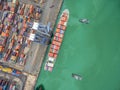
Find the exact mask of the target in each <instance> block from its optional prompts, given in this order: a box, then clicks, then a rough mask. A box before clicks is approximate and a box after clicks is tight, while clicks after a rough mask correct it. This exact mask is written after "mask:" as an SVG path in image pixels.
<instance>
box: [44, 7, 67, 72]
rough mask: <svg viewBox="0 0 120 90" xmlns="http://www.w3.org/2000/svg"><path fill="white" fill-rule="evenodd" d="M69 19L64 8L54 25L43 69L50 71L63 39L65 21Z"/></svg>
mask: <svg viewBox="0 0 120 90" xmlns="http://www.w3.org/2000/svg"><path fill="white" fill-rule="evenodd" d="M68 19H69V10H68V9H65V10H64V11H63V12H62V15H61V17H60V20H59V22H58V25H57V27H56V31H55V34H54V37H53V40H52V43H51V45H50V49H49V52H48V57H47V60H46V63H45V66H44V70H47V71H52V70H53V68H54V65H55V62H56V58H57V56H58V54H59V50H60V47H61V44H62V41H63V37H64V33H65V30H66V27H67V22H68Z"/></svg>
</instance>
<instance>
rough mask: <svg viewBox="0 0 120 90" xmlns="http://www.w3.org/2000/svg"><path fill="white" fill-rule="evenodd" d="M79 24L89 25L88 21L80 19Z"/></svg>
mask: <svg viewBox="0 0 120 90" xmlns="http://www.w3.org/2000/svg"><path fill="white" fill-rule="evenodd" d="M79 22H81V23H85V24H89V20H88V19H86V18H85V19H80V20H79Z"/></svg>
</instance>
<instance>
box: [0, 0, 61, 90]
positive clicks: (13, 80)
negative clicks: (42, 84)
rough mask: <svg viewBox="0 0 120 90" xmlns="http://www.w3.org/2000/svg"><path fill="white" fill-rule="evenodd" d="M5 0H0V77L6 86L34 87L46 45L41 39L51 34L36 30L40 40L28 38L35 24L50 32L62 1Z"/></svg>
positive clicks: (31, 88)
mask: <svg viewBox="0 0 120 90" xmlns="http://www.w3.org/2000/svg"><path fill="white" fill-rule="evenodd" d="M8 1H9V2H6V0H5V1H4V0H3V1H0V80H1V82H3V81H5V82H6V83H8V84H6V85H7V88H9V87H10V85H13V86H15V87H16V88H17V90H34V87H35V84H36V81H37V78H38V75H39V74H40V70H41V66H42V63H43V60H44V57H45V55H46V50H47V47H48V45H49V43H48V41H43V40H44V38H45V40H47V39H49V38H51V37H49V36H46V35H47V34H46V33H42V32H41V31H39V32H40V34H39V35H40V36H39V35H38V36H39V38H40V37H41V36H42V37H41V38H42V39H41V38H40V40H36V41H32V40H33V38H31V37H30V35H33V34H35V33H33V32H36V33H38V31H37V30H34V29H36V25H38V24H39V23H40V25H41V27H42V28H40V29H44V28H43V27H48V26H49V29H50V34H51V33H53V30H54V25H55V22H56V19H57V16H58V14H59V11H60V8H61V5H62V3H63V0H29V1H28V0H8ZM34 10H35V11H34ZM34 13H35V14H34ZM38 27H39V26H38ZM41 33H42V34H41ZM48 34H49V33H48ZM46 38H47V39H46ZM3 45H4V46H3ZM31 80H32V82H31ZM0 88H1V87H0Z"/></svg>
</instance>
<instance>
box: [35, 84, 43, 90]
mask: <svg viewBox="0 0 120 90" xmlns="http://www.w3.org/2000/svg"><path fill="white" fill-rule="evenodd" d="M36 90H45V88H44V86H43V85H42V84H40V85H39V86H38V87H37V88H36Z"/></svg>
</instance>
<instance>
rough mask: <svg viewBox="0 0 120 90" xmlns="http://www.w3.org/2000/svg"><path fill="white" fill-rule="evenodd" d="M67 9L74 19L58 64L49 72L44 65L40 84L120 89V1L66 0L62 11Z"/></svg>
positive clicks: (57, 89) (74, 89) (56, 89)
mask: <svg viewBox="0 0 120 90" xmlns="http://www.w3.org/2000/svg"><path fill="white" fill-rule="evenodd" d="M66 8H68V9H69V11H70V18H69V22H68V27H67V30H66V32H65V36H64V40H63V43H62V46H61V49H60V52H59V55H58V58H57V61H56V64H55V67H54V69H53V72H47V71H44V64H43V66H42V70H41V72H40V75H39V78H38V81H37V84H36V87H38V86H39V85H41V84H42V85H43V86H44V88H45V90H120V0H64V3H63V6H62V9H61V11H60V14H61V12H62V11H63V10H64V9H66ZM81 18H87V19H88V20H89V21H90V23H89V24H83V23H80V22H79V19H81ZM72 73H75V74H80V75H81V76H82V80H81V81H79V80H76V79H74V78H73V77H72Z"/></svg>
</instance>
